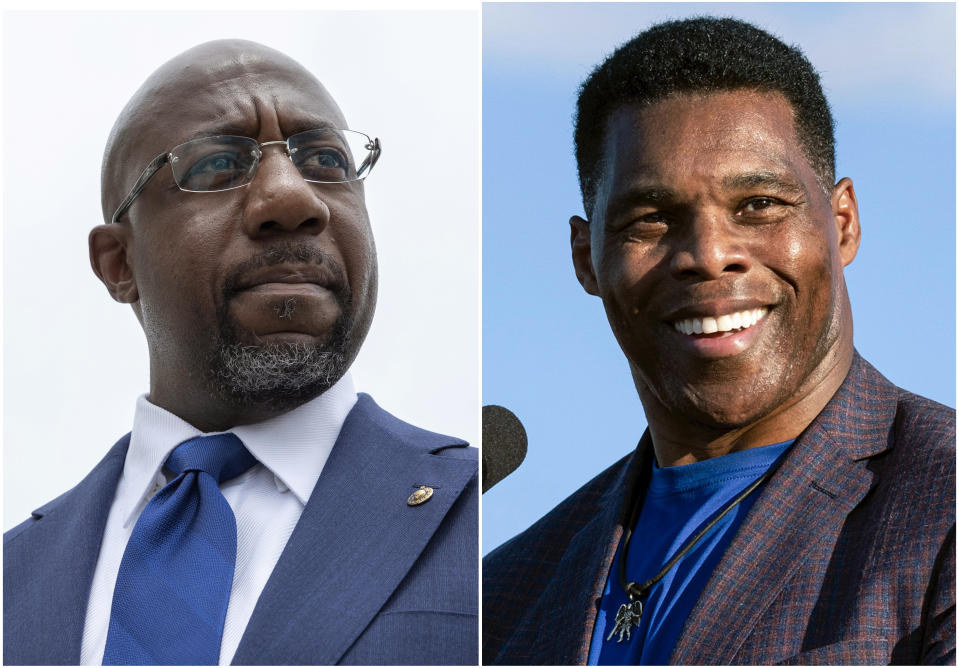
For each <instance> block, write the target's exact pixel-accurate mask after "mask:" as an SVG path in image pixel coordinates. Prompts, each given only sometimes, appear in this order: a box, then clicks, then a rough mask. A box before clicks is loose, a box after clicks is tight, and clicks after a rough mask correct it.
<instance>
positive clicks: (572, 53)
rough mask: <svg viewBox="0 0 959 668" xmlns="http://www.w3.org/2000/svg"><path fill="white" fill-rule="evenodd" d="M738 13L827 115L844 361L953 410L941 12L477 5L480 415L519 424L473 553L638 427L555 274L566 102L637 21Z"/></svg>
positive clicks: (569, 203) (951, 185) (570, 105)
mask: <svg viewBox="0 0 959 668" xmlns="http://www.w3.org/2000/svg"><path fill="white" fill-rule="evenodd" d="M700 14H710V15H722V16H735V17H739V18H743V19H745V20H748V21H751V22H753V23H755V24H757V25H759V26H760V27H762V28H765V29H767V30H769V31H771V32H773V33H774V34H776V35H778V36H779V37H780V38H782V39H783V40H784V41H786V42H787V43H791V44H798V45H800V47H801V48H802V49H803V50H804V52H805V53H806V55H807V56H808V57H809V59H810V60H811V61H812V63H813V65H814V66H815V67H816V68H817V69H818V70H819V72H820V74H821V76H822V80H823V84H824V87H825V90H826V95H827V97H828V98H829V100H830V103H831V105H832V109H833V114H834V116H835V118H836V121H837V130H836V149H837V178H838V177H842V176H848V177H851V178H852V180H853V182H854V184H855V188H856V193H857V196H858V199H859V206H860V215H861V219H862V229H863V232H862V244H861V246H860V249H859V255H858V256H857V258H856V260H855V261H854V262H853V264H852V265H851V266H850V267H849V268H847V270H846V281H847V284H848V286H849V291H850V298H851V300H852V306H853V315H854V319H855V341H856V346H857V348H858V349H859V351H860V352H861V353H862V354H863V356H864V357H866V359H868V360H870V361H871V362H872V363H873V364H874V365H875V366H877V367H878V368H879V370H880V371H881V372H882V373H883V374H885V375H886V376H887V377H888V378H889V379H891V380H892V381H893V382H895V383H897V384H898V385H901V386H903V387H905V388H907V389H909V390H911V391H913V392H917V393H919V394H923V395H926V396H928V397H931V398H933V399H936V400H938V401H940V402H943V403H945V404H949V405H950V406H955V389H956V382H955V369H956V360H955V351H956V338H955V322H956V319H955V304H956V298H955V286H956V276H955V249H956V241H955V221H956V196H955V183H956V173H955V155H956V152H955V147H956V136H955V118H956V111H955V80H956V76H955V63H956V56H955V25H956V21H955V6H954V5H952V4H891V3H890V4H886V3H883V4H871V3H853V4H831V3H808V4H798V3H797V4H793V3H788V4H787V3H782V4H780V3H776V4H752V3H743V4H698V3H696V4H693V3H682V4H665V3H664V4H658V3H655V4H654V3H648V4H647V3H642V4H626V3H623V4H589V5H585V4H527V5H518V4H498V3H497V4H487V5H484V8H483V403H485V404H489V403H497V404H502V405H505V406H507V407H509V408H511V409H512V410H513V411H514V412H516V413H517V415H518V416H519V417H520V419H521V420H522V421H523V423H524V425H525V426H526V429H527V432H528V435H529V451H528V454H527V458H526V461H525V463H524V464H523V465H522V466H521V467H520V468H519V469H518V470H517V471H516V472H515V473H513V474H512V475H511V476H509V477H508V478H506V479H505V480H504V481H502V482H500V483H499V484H498V485H497V486H496V487H494V488H493V489H492V490H491V491H490V492H489V493H487V494H486V495H484V497H483V551H484V553H485V552H488V551H489V550H491V549H492V548H494V547H496V546H497V545H499V544H500V543H501V542H503V541H504V540H506V539H508V538H510V537H511V536H513V535H515V534H516V533H518V532H519V531H521V530H523V529H524V528H526V527H527V526H529V525H530V524H531V523H532V522H533V521H535V520H536V519H537V518H539V517H540V516H542V515H543V514H544V513H545V512H547V511H548V510H549V509H550V508H552V507H553V506H554V505H556V504H557V503H558V502H559V501H561V500H562V499H563V498H565V497H566V496H567V495H569V494H570V493H571V492H573V491H574V490H575V489H577V488H578V487H579V486H580V485H582V484H583V483H585V482H586V481H587V480H589V479H590V478H592V477H593V476H594V475H596V474H597V473H599V472H600V471H602V470H603V469H604V468H606V467H607V466H608V465H609V464H611V463H613V462H614V461H616V460H618V459H619V458H620V457H622V456H623V455H625V454H627V453H628V452H630V451H631V450H632V449H633V447H634V446H635V443H636V442H637V440H638V439H639V437H640V435H641V434H642V432H643V429H644V428H645V426H646V421H645V418H644V416H643V411H642V405H641V404H640V402H639V400H638V398H637V397H636V393H635V389H634V388H633V385H632V381H631V378H630V376H629V371H628V368H627V365H626V361H625V358H624V357H623V355H622V353H621V351H620V349H619V347H618V345H617V344H616V341H615V340H614V338H613V336H612V334H611V333H610V331H609V327H608V325H607V322H606V316H605V313H604V312H603V309H602V304H601V302H600V301H599V299H597V298H595V297H591V296H589V295H587V294H586V293H585V292H583V291H582V289H581V288H580V286H579V283H578V282H577V281H576V277H575V276H574V275H573V270H572V265H571V262H570V260H569V227H568V224H567V221H568V219H569V216H570V215H571V214H580V215H582V204H581V202H580V199H579V191H578V186H577V181H576V170H575V164H574V161H573V154H572V120H571V119H572V114H573V109H574V106H575V94H576V88H577V86H578V85H579V83H580V82H581V81H582V79H583V78H585V77H586V75H588V73H589V72H590V70H591V69H592V68H593V67H594V66H595V65H596V64H598V63H599V62H600V61H601V60H602V59H603V58H604V56H606V55H608V54H609V53H610V52H612V51H613V50H614V49H615V48H616V47H617V46H618V45H619V44H621V43H622V42H624V41H626V40H628V39H629V38H631V37H632V36H633V35H635V34H636V33H638V32H641V31H642V30H643V29H645V28H646V27H648V26H649V25H650V24H652V23H655V22H658V21H662V20H666V19H670V18H682V17H687V16H693V15H700Z"/></svg>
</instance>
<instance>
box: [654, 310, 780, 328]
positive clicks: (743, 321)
mask: <svg viewBox="0 0 959 668" xmlns="http://www.w3.org/2000/svg"><path fill="white" fill-rule="evenodd" d="M767 313H769V309H768V308H766V307H765V306H763V307H760V308H754V309H748V310H746V311H737V312H735V313H729V314H726V315H720V316H715V317H713V316H706V317H704V318H685V319H683V320H677V321H676V322H674V323H673V327H674V328H675V329H676V331H677V332H680V333H682V334H715V333H717V332H731V331H733V330H744V329H749V328H750V327H752V326H753V325H755V324H756V323H757V322H759V321H760V320H762V319H763V318H764V317H766V314H767Z"/></svg>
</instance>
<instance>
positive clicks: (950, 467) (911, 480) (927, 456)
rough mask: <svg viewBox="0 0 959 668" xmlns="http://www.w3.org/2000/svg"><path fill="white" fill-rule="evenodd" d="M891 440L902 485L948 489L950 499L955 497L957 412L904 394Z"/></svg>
mask: <svg viewBox="0 0 959 668" xmlns="http://www.w3.org/2000/svg"><path fill="white" fill-rule="evenodd" d="M891 439H892V441H893V459H895V461H896V468H897V470H898V471H899V472H900V473H899V476H898V477H899V479H900V480H899V484H900V485H910V484H915V485H917V486H919V487H921V488H923V489H925V490H929V489H931V488H935V489H946V490H947V491H948V494H947V495H948V496H950V497H954V494H955V478H956V411H955V409H953V408H949V407H948V406H944V405H943V404H940V403H938V402H936V401H933V400H932V399H927V398H926V397H922V396H919V395H918V394H913V393H912V392H908V391H906V390H901V391H900V394H899V399H898V402H897V405H896V418H895V422H894V424H893V427H892V433H891ZM937 482H938V483H939V484H936V483H937Z"/></svg>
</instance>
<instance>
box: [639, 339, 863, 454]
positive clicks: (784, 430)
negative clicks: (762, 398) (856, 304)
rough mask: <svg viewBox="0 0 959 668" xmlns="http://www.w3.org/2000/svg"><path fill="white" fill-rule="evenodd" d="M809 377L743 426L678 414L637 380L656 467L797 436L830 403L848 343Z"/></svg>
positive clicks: (843, 371) (845, 365) (849, 353)
mask: <svg viewBox="0 0 959 668" xmlns="http://www.w3.org/2000/svg"><path fill="white" fill-rule="evenodd" d="M837 348H838V349H837V350H836V351H835V354H833V355H830V356H829V357H827V358H826V359H824V360H823V362H822V364H821V365H820V367H819V369H818V371H820V372H819V373H817V374H815V375H813V376H812V380H811V381H809V382H808V384H806V385H804V386H803V387H802V388H801V391H800V392H797V393H796V394H794V395H793V396H791V397H789V398H788V399H787V400H786V401H785V402H783V403H782V404H780V405H779V406H777V407H776V408H774V409H773V410H772V411H770V412H768V413H766V414H765V415H763V416H762V417H760V418H759V419H757V420H754V421H753V422H751V423H750V424H746V425H734V426H728V427H727V426H724V425H715V424H713V425H710V424H704V423H702V422H698V421H696V420H693V419H690V417H689V415H678V414H676V413H675V412H670V411H669V410H668V409H667V407H665V406H663V404H662V403H660V402H659V401H658V399H657V398H656V397H655V396H654V395H653V393H652V392H650V391H649V389H648V388H646V387H640V386H639V385H637V389H638V391H639V395H640V399H641V401H642V403H643V408H644V409H645V411H646V419H647V421H648V423H649V432H650V436H651V437H652V441H653V449H654V451H655V453H656V461H657V462H658V464H659V465H660V466H661V467H665V466H682V465H684V464H692V463H694V462H698V461H703V460H705V459H712V458H713V457H722V456H723V455H727V454H729V453H731V452H737V451H740V450H748V449H750V448H758V447H762V446H764V445H771V444H773V443H782V442H783V441H788V440H791V439H794V438H796V437H797V436H799V435H800V434H801V433H802V432H803V430H805V429H806V427H808V426H809V424H810V423H811V422H812V421H813V420H814V419H815V418H816V416H817V415H819V413H821V412H822V409H823V408H824V407H825V406H826V404H827V403H829V400H830V399H832V397H833V395H834V394H835V393H836V391H837V390H838V389H839V386H840V385H842V383H843V381H844V380H845V378H846V375H847V374H848V373H849V368H850V366H851V365H852V358H853V348H852V343H851V342H849V343H848V345H841V346H838V347H837Z"/></svg>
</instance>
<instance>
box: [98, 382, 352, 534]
mask: <svg viewBox="0 0 959 668" xmlns="http://www.w3.org/2000/svg"><path fill="white" fill-rule="evenodd" d="M356 400H357V397H356V390H355V389H354V387H353V379H352V377H351V376H350V374H349V372H347V373H346V374H344V375H343V377H342V378H340V380H338V381H337V382H336V384H335V385H334V386H333V387H331V388H330V389H329V390H327V391H326V392H324V393H323V394H321V395H320V396H318V397H316V398H315V399H313V400H311V401H308V402H306V403H305V404H302V405H300V406H297V407H296V408H294V409H293V410H291V411H287V412H286V413H283V414H282V415H277V416H276V417H273V418H270V419H268V420H263V421H262V422H257V423H255V424H247V425H241V426H238V427H234V428H233V429H230V430H228V431H230V432H232V433H234V434H236V435H237V437H239V439H240V440H241V441H243V444H244V445H245V446H246V448H247V450H249V451H250V453H251V454H252V455H253V456H254V457H256V459H257V461H258V462H259V463H260V464H262V465H263V466H265V467H266V468H267V469H269V470H270V472H272V473H273V475H274V476H275V480H276V484H277V487H278V488H279V489H280V490H281V491H282V490H283V488H284V487H285V488H288V489H289V490H290V491H291V492H293V494H295V495H296V497H297V499H299V501H300V503H302V504H303V505H306V502H307V501H308V500H309V498H310V494H312V493H313V487H315V486H316V481H317V480H318V479H319V477H320V473H321V472H322V471H323V467H324V465H325V464H326V460H327V458H328V457H329V456H330V452H331V451H332V450H333V444H334V443H335V442H336V439H337V437H338V436H339V434H340V429H341V428H342V427H343V422H344V421H345V420H346V416H347V414H349V412H350V410H352V408H353V405H354V404H355V403H356ZM209 433H220V432H209ZM203 435H208V434H204V432H201V431H200V430H199V429H197V428H196V427H194V426H193V425H191V424H189V423H188V422H186V421H185V420H183V419H181V418H179V417H177V416H176V415H174V414H173V413H171V412H169V411H167V410H165V409H163V408H160V407H159V406H157V405H156V404H153V403H150V401H149V399H148V398H147V396H146V395H145V394H144V395H141V396H140V397H139V398H138V399H137V404H136V413H135V414H134V418H133V432H132V434H131V436H130V447H129V449H128V450H127V456H126V461H125V463H124V467H123V476H122V477H121V479H120V483H119V484H118V486H117V494H116V498H117V500H118V501H119V502H120V503H124V505H126V507H125V508H123V510H122V513H121V514H122V517H123V518H124V525H127V524H129V523H130V522H132V521H133V520H135V519H136V518H137V517H139V515H140V511H141V510H142V509H143V506H145V505H146V503H147V501H149V500H150V497H152V496H153V494H154V493H155V492H156V491H157V490H158V489H159V488H160V487H162V486H163V485H164V484H165V483H166V478H165V476H164V475H163V472H162V469H163V463H164V462H165V461H166V460H167V457H169V456H170V453H171V452H173V449H174V448H175V447H176V446H177V445H179V444H180V443H183V442H184V441H187V440H189V439H191V438H196V437H197V436H203Z"/></svg>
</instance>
